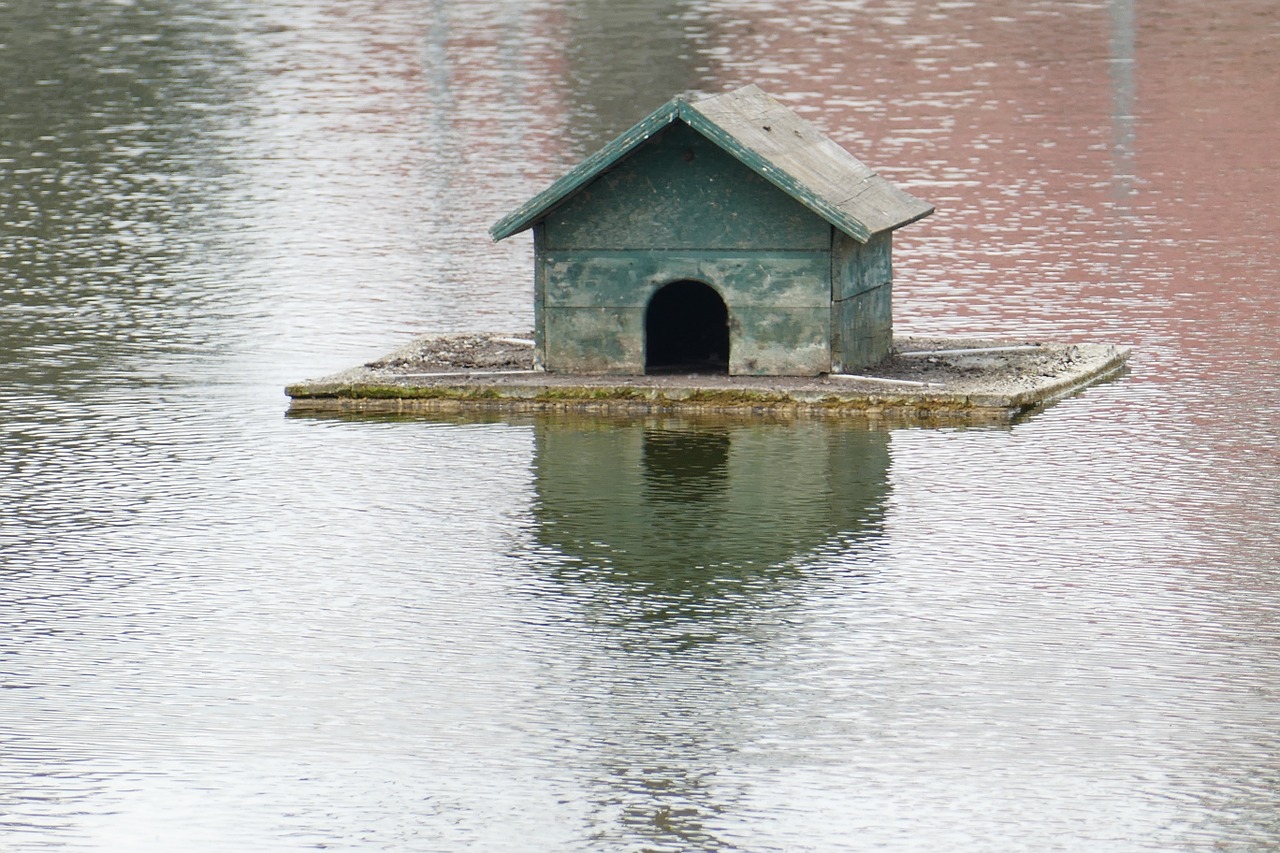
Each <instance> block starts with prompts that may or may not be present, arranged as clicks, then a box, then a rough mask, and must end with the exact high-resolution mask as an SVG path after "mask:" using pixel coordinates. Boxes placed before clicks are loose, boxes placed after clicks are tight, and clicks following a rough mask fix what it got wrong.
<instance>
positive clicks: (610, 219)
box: [544, 121, 830, 251]
mask: <svg viewBox="0 0 1280 853" xmlns="http://www.w3.org/2000/svg"><path fill="white" fill-rule="evenodd" d="M544 225H545V228H546V235H545V239H546V248H547V250H548V251H556V250H561V249H577V250H581V249H751V250H756V251H761V250H769V249H784V250H785V249H811V250H819V251H827V250H828V249H829V247H830V227H829V225H828V224H827V222H826V221H824V220H823V219H822V218H821V217H819V216H816V215H815V214H814V213H812V212H811V211H810V210H809V209H808V208H806V207H804V206H803V205H801V204H800V203H799V202H797V201H796V200H795V199H793V198H791V197H790V196H788V195H787V194H786V193H784V192H782V190H780V189H778V188H777V187H775V186H774V185H773V184H771V183H769V182H768V181H767V180H765V179H764V178H762V177H761V176H760V175H758V174H756V173H755V172H753V171H751V170H750V169H748V168H747V167H746V166H744V165H743V164H742V163H740V162H739V161H737V160H736V159H734V158H733V157H731V156H729V155H728V154H726V153H725V152H724V151H723V150H721V149H720V148H719V147H718V146H717V145H716V144H715V143H713V142H711V141H710V140H708V139H706V138H705V137H703V136H702V135H701V134H699V133H697V132H696V131H694V130H693V129H692V128H690V127H689V126H688V125H686V124H684V123H683V122H678V121H677V122H673V123H672V124H670V125H668V126H667V127H666V128H665V129H663V130H662V131H661V132H659V133H658V134H656V135H655V136H654V137H653V138H651V139H650V140H649V141H647V142H646V143H644V144H643V145H641V146H640V147H638V148H637V149H636V150H635V151H634V152H632V154H631V156H630V157H628V158H627V159H626V160H624V161H622V162H621V163H618V164H617V165H615V166H614V167H613V168H611V169H609V170H608V171H607V172H605V173H604V174H602V175H600V176H599V177H598V178H596V179H595V180H594V181H592V182H591V183H589V184H588V185H587V186H585V187H583V188H582V189H581V190H580V191H578V193H577V194H576V195H574V196H572V197H571V198H570V199H568V200H567V201H566V202H565V203H564V204H562V205H560V206H559V207H557V208H555V209H554V210H552V211H551V212H550V213H549V214H548V215H547V217H546V219H545V220H544Z"/></svg>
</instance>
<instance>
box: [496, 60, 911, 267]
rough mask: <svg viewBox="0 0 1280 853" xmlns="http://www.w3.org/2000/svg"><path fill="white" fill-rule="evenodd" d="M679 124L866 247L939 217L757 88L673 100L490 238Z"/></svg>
mask: <svg viewBox="0 0 1280 853" xmlns="http://www.w3.org/2000/svg"><path fill="white" fill-rule="evenodd" d="M673 121H682V122H684V123H685V124H687V125H689V126H690V127H691V128H693V129H694V130H696V131H698V132H699V133H701V134H702V135H703V136H705V137H706V138H707V139H709V140H711V141H712V142H714V143H715V144H716V145H718V146H720V147H721V148H723V149H724V150H725V151H726V152H728V153H729V154H731V155H733V156H734V157H736V158H737V159H738V160H740V161H741V162H742V163H743V165H745V166H747V168H749V169H751V170H752V171H754V172H756V173H757V174H759V175H760V176H761V177H763V178H765V179H766V180H768V181H769V182H770V183H772V184H773V185H774V186H776V187H778V189H780V190H782V191H783V192H785V193H786V194H787V195H789V196H791V197H792V198H794V199H795V200H796V201H798V202H800V203H801V204H803V205H804V206H805V207H807V208H809V209H810V210H812V211H813V212H814V213H816V214H817V215H818V216H821V217H822V218H823V219H825V220H827V221H828V222H830V223H831V224H832V225H834V226H835V227H836V228H839V229H840V230H841V231H843V232H844V233H845V234H848V235H849V236H850V237H853V238H854V239H856V240H859V241H861V242H864V243H865V242H866V241H867V240H869V239H870V238H871V236H872V235H873V234H879V233H881V232H883V231H891V230H893V229H894V228H901V227H902V226H903V225H906V224H908V223H911V222H915V221H916V220H917V219H923V218H924V217H926V216H928V215H929V214H930V213H933V205H931V204H928V203H926V202H923V201H921V200H920V199H918V198H916V197H915V196H912V195H909V194H908V193H905V192H903V191H902V190H900V189H898V188H897V187H895V186H894V185H893V184H891V183H889V182H888V181H886V180H885V179H884V178H882V177H880V176H879V175H878V174H877V173H876V172H875V171H874V170H872V169H871V168H870V167H868V166H866V165H864V164H863V163H861V162H859V161H858V160H857V159H855V158H854V156H853V155H852V154H850V153H849V152H848V151H845V150H844V149H843V148H841V147H840V146H839V145H837V144H836V143H835V142H834V141H832V140H831V139H829V138H827V136H825V135H824V134H823V133H822V132H821V131H819V130H818V129H817V128H815V127H814V126H813V125H811V124H809V123H808V122H807V121H805V120H804V119H802V118H800V116H798V115H796V114H795V113H793V112H792V111H791V110H789V109H787V108H786V107H784V106H783V105H782V104H780V103H778V102H777V101H775V100H774V99H773V98H771V97H770V96H769V95H767V94H765V93H764V92H763V91H762V90H761V89H760V88H759V87H757V86H755V85H750V86H744V87H743V88H741V89H738V90H737V91H734V92H726V93H725V94H723V95H716V96H714V97H711V98H706V99H704V100H701V101H697V102H693V103H690V102H689V101H686V100H684V99H683V98H679V97H677V98H673V99H671V100H670V101H668V102H667V103H665V104H663V105H662V106H661V107H659V108H658V109H657V110H655V111H654V112H653V113H652V114H650V115H649V116H648V117H647V118H645V119H643V120H642V121H641V122H640V123H639V124H637V125H636V126H635V127H633V128H631V129H630V130H628V131H627V132H626V133H624V134H622V135H621V136H619V137H618V138H617V139H615V140H613V141H612V142H610V143H609V144H608V145H606V146H605V147H604V148H601V149H600V150H599V151H597V152H596V153H595V154H592V155H591V156H590V157H588V158H587V159H586V160H583V161H582V162H581V163H579V164H578V165H577V166H576V167H575V168H574V169H572V170H571V171H570V172H569V173H568V174H566V175H565V176H564V177H562V178H561V179H560V180H558V181H556V182H555V183H554V184H552V185H551V186H549V187H547V188H546V189H545V190H543V191H542V192H540V193H538V194H537V195H536V196H534V197H533V198H531V199H529V200H528V201H527V202H525V203H524V204H523V205H521V206H520V207H519V208H518V209H516V210H515V211H513V212H512V213H511V214H510V215H509V216H507V217H505V218H503V219H502V220H500V221H499V222H497V223H496V224H495V225H494V226H493V228H491V229H490V230H489V235H490V236H491V237H493V239H494V240H502V239H505V238H507V237H510V236H511V235H512V234H517V233H519V232H521V231H524V230H525V229H527V228H530V227H532V226H533V225H534V224H535V223H537V222H538V221H540V220H541V219H543V218H545V217H546V216H547V214H549V213H550V212H551V211H552V209H554V208H555V207H556V206H557V205H559V204H560V203H561V202H563V201H565V200H566V199H568V198H569V197H570V196H572V195H573V194H574V193H576V192H577V191H578V190H580V189H582V188H583V187H585V186H586V185H587V184H588V183H590V182H591V181H592V180H594V179H595V178H596V177H598V176H599V175H600V174H601V173H603V172H605V171H606V170H608V169H609V168H610V167H612V166H613V165H615V164H616V163H618V162H619V161H620V160H622V159H623V158H624V157H626V156H627V155H628V154H629V153H630V152H631V151H632V150H633V149H635V148H636V147H637V146H639V145H640V144H641V143H643V142H644V141H645V140H646V139H648V138H649V137H651V136H653V135H654V134H655V133H657V132H658V131H659V130H661V129H662V128H664V127H666V126H667V125H668V124H670V123H671V122H673Z"/></svg>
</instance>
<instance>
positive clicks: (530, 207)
mask: <svg viewBox="0 0 1280 853" xmlns="http://www.w3.org/2000/svg"><path fill="white" fill-rule="evenodd" d="M683 103H685V102H684V99H683V98H680V97H676V98H672V99H671V100H670V101H667V102H666V103H665V104H663V105H662V106H661V107H658V109H656V110H654V111H653V112H652V113H650V114H649V115H648V116H646V117H645V118H643V119H641V120H640V121H639V122H637V123H636V124H635V125H634V126H633V127H632V128H631V129H630V130H627V131H626V132H625V133H623V134H622V135H621V136H619V137H617V138H616V139H614V140H613V141H612V142H610V143H609V144H608V145H606V146H604V147H603V148H601V149H600V150H599V151H597V152H596V153H594V154H592V155H591V156H590V157H588V158H587V159H585V160H583V161H582V162H581V163H579V164H578V165H577V166H575V167H574V168H573V169H571V170H570V171H569V172H568V173H566V174H565V175H564V176H563V177H561V178H560V179H559V180H557V181H556V182H555V183H553V184H551V186H549V187H547V188H546V189H545V190H543V191H542V192H540V193H538V194H537V195H535V196H534V197H533V198H531V199H529V200H528V201H526V202H525V203H524V204H522V205H520V207H518V208H516V209H515V210H514V211H512V212H511V213H510V214H508V215H507V216H505V217H503V218H502V219H500V220H498V221H497V222H496V223H494V225H493V227H492V228H490V229H489V236H490V237H491V238H492V239H493V241H494V242H498V241H499V240H505V239H506V238H507V237H510V236H511V235H513V234H519V233H520V232H521V231H524V230H526V229H528V228H531V227H532V226H533V225H535V224H536V223H537V222H538V221H539V220H541V219H543V218H545V217H546V215H547V214H548V213H550V212H551V210H552V209H553V208H555V207H556V206H557V205H558V204H560V203H561V202H563V201H564V200H565V199H567V198H568V197H569V196H571V195H573V194H574V193H576V192H577V191H578V190H580V189H582V188H583V187H584V186H586V185H587V184H589V183H590V182H591V181H593V180H595V178H597V177H598V176H599V175H600V174H601V173H602V172H604V171H606V170H607V169H609V168H610V167H611V166H613V165H614V164H615V163H617V162H618V161H619V160H621V159H622V158H623V157H626V156H627V154H629V153H630V152H631V151H632V150H633V149H635V148H636V147H637V146H638V145H640V144H641V143H643V142H644V141H645V140H647V139H648V138H649V137H651V136H653V135H654V134H655V133H657V132H658V131H659V130H661V129H662V128H663V127H666V126H667V125H668V124H670V123H671V122H673V121H674V120H675V119H676V118H677V117H678V116H679V115H680V106H681V105H682V104H683Z"/></svg>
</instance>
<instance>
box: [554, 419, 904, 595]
mask: <svg viewBox="0 0 1280 853" xmlns="http://www.w3.org/2000/svg"><path fill="white" fill-rule="evenodd" d="M534 437H535V457H534V473H535V490H536V498H537V503H536V506H535V509H534V514H535V518H536V522H537V536H538V540H539V543H540V544H541V545H543V546H546V547H550V548H552V549H554V550H555V551H557V552H559V553H561V554H563V555H565V556H566V557H568V558H569V561H570V562H569V566H571V567H567V568H565V569H564V572H565V573H566V575H565V576H566V578H568V577H571V576H578V575H584V576H586V575H589V576H590V578H591V579H592V580H593V581H597V582H600V581H604V582H607V583H608V584H609V585H610V586H613V587H616V588H620V589H622V590H624V591H625V592H627V593H628V594H629V595H632V596H637V597H640V598H646V599H649V601H648V603H647V604H645V605H643V606H642V607H641V609H642V610H643V611H644V612H645V613H646V614H647V618H659V617H662V618H670V617H673V616H678V615H681V614H687V613H688V612H690V610H691V609H692V610H697V609H700V608H702V607H705V606H707V605H708V602H709V601H711V600H715V599H718V598H723V597H724V595H726V594H727V593H728V592H729V591H730V590H738V591H742V590H744V589H747V588H754V589H760V590H764V589H768V588H770V587H772V586H774V585H775V584H776V583H778V582H780V580H781V579H782V578H784V577H788V576H794V575H795V573H796V572H797V571H798V568H797V567H798V566H799V565H801V564H802V563H803V561H804V559H805V557H806V556H807V555H810V554H812V553H813V552H815V551H817V550H819V549H821V548H823V547H824V546H826V545H829V544H830V543H832V542H833V541H835V540H837V539H839V540H841V541H850V540H856V539H863V538H867V537H871V536H874V535H875V534H876V533H877V532H878V530H879V527H880V522H881V518H882V516H883V506H884V501H885V496H886V492H887V490H888V485H887V476H886V472H887V470H888V467H889V453H888V433H885V432H877V431H871V430H866V429H862V428H852V427H849V426H846V425H838V424H830V423H822V422H811V423H795V424H763V423H757V424H752V423H736V424H732V423H715V422H692V421H681V420H677V419H651V420H647V421H640V422H633V423H629V424H622V425H619V424H613V423H607V422H600V421H585V420H584V421H575V420H564V419H555V420H550V419H544V420H539V421H537V422H536V424H535V426H534Z"/></svg>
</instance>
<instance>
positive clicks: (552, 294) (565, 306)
mask: <svg viewBox="0 0 1280 853" xmlns="http://www.w3.org/2000/svg"><path fill="white" fill-rule="evenodd" d="M828 232H829V228H828ZM827 239H830V236H829V233H828V238H827ZM540 270H541V275H542V277H543V279H544V281H543V282H542V284H541V285H540V291H541V293H542V301H543V304H542V307H541V316H542V317H543V318H544V322H545V326H544V328H543V329H542V335H541V336H540V340H541V341H545V342H546V343H545V344H544V345H543V347H542V358H543V361H544V364H545V365H546V367H547V368H548V369H549V370H559V371H572V372H581V373H643V372H644V346H643V341H644V315H645V309H646V308H647V307H648V305H649V300H650V299H652V298H653V295H654V294H655V293H657V291H658V290H659V289H660V288H661V287H663V286H664V285H666V284H669V283H671V282H673V281H679V280H682V279H689V280H693V281H700V282H703V283H704V284H707V285H710V286H711V287H712V288H714V289H715V291H716V292H717V293H719V294H720V297H721V298H722V299H724V301H725V305H726V306H727V307H728V309H729V354H730V363H729V372H730V373H734V374H756V375H771V374H772V375H777V374H817V373H824V372H826V371H828V370H830V369H831V341H830V324H831V282H830V276H831V260H830V254H829V253H828V252H823V251H799V252H797V251H768V252H746V251H741V250H735V251H729V252H715V251H685V252H674V251H669V252H658V251H606V252H600V251H591V250H583V251H576V252H568V251H559V252H548V253H546V255H544V256H543V257H542V258H541V260H540Z"/></svg>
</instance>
